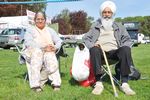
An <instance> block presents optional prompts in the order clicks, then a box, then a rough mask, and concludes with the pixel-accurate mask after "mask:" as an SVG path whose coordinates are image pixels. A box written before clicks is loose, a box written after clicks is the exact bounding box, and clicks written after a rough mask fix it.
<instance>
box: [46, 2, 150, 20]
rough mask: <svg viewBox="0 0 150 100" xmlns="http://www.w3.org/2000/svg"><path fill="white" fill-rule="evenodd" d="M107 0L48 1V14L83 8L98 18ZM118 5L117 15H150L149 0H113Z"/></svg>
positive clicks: (50, 15) (89, 14) (52, 14)
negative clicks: (102, 4) (101, 6)
mask: <svg viewBox="0 0 150 100" xmlns="http://www.w3.org/2000/svg"><path fill="white" fill-rule="evenodd" d="M104 1H106V0H82V1H74V2H55V3H48V5H47V8H46V14H47V16H49V17H50V18H53V17H54V16H56V15H58V14H60V13H61V11H62V10H63V9H69V11H70V12H74V11H79V10H83V11H85V12H86V13H87V14H88V16H91V17H94V19H95V20H96V19H98V18H99V17H100V15H99V8H100V5H101V3H102V2H104ZM112 1H113V2H115V4H116V6H117V11H116V16H115V17H121V18H124V17H134V16H150V2H148V1H149V0H112Z"/></svg>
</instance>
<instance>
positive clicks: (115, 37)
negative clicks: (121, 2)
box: [83, 1, 135, 95]
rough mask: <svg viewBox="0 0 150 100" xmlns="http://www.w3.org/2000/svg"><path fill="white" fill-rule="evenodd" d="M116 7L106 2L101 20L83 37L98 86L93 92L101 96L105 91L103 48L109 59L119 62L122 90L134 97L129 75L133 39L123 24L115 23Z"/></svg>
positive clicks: (96, 85) (102, 8)
mask: <svg viewBox="0 0 150 100" xmlns="http://www.w3.org/2000/svg"><path fill="white" fill-rule="evenodd" d="M115 12H116V5H115V4H114V3H113V2H112V1H105V2H104V3H103V4H102V5H101V7H100V16H101V19H100V20H98V21H97V22H96V23H94V24H93V25H92V27H91V29H90V30H89V32H87V33H86V34H85V36H84V37H83V41H84V43H85V45H86V46H87V47H88V48H89V50H90V56H91V63H92V66H93V67H94V74H95V78H96V84H95V86H94V89H93V91H92V93H93V94H95V95H100V94H101V93H102V91H103V89H104V87H103V84H102V81H101V76H102V72H101V65H102V62H101V60H102V59H103V54H102V48H101V47H103V50H104V51H105V52H106V55H107V57H108V58H109V59H115V60H118V61H119V70H120V76H121V82H122V85H121V87H120V89H121V90H122V91H123V92H124V93H125V94H126V95H134V94H135V92H134V91H133V90H132V89H131V88H130V86H129V84H128V75H129V74H130V66H131V65H132V57H131V46H132V42H131V38H130V36H129V34H128V32H127V31H126V29H125V28H124V27H123V25H122V24H120V23H116V22H114V15H115Z"/></svg>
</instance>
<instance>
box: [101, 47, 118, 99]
mask: <svg viewBox="0 0 150 100" xmlns="http://www.w3.org/2000/svg"><path fill="white" fill-rule="evenodd" d="M101 49H102V52H103V56H104V60H105V63H106V67H107V69H108V73H109V77H110V80H111V84H112V87H113V90H114V95H115V97H118V93H117V91H116V87H115V85H114V81H113V78H112V73H111V71H110V67H109V64H108V60H107V57H106V54H105V52H104V50H103V48H102V46H101Z"/></svg>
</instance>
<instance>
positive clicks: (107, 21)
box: [101, 18, 114, 31]
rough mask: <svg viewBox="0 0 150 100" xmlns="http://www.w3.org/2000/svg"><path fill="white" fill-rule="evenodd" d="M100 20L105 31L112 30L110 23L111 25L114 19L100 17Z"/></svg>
mask: <svg viewBox="0 0 150 100" xmlns="http://www.w3.org/2000/svg"><path fill="white" fill-rule="evenodd" d="M101 22H102V25H103V27H104V30H105V31H112V30H113V27H112V25H113V22H114V19H112V18H101Z"/></svg>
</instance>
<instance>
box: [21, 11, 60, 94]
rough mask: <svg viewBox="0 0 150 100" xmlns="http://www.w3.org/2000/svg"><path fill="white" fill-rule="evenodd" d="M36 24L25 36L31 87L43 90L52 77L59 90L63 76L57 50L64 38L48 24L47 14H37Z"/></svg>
mask: <svg viewBox="0 0 150 100" xmlns="http://www.w3.org/2000/svg"><path fill="white" fill-rule="evenodd" d="M34 21H35V26H31V27H29V28H28V30H27V33H26V34H25V36H24V40H25V41H24V45H25V49H24V51H23V53H24V55H25V56H26V60H27V69H28V75H29V83H30V87H31V89H33V90H34V91H36V92H40V91H42V87H43V85H44V83H45V82H46V81H47V80H48V79H50V81H51V84H52V86H53V88H54V90H59V89H60V85H61V78H60V73H59V66H58V61H57V58H56V50H57V49H59V48H60V47H61V42H62V40H61V39H60V38H59V37H58V35H57V33H56V32H55V31H54V30H53V29H51V28H49V27H47V26H46V15H45V13H42V12H37V13H36V14H35V18H34Z"/></svg>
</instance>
